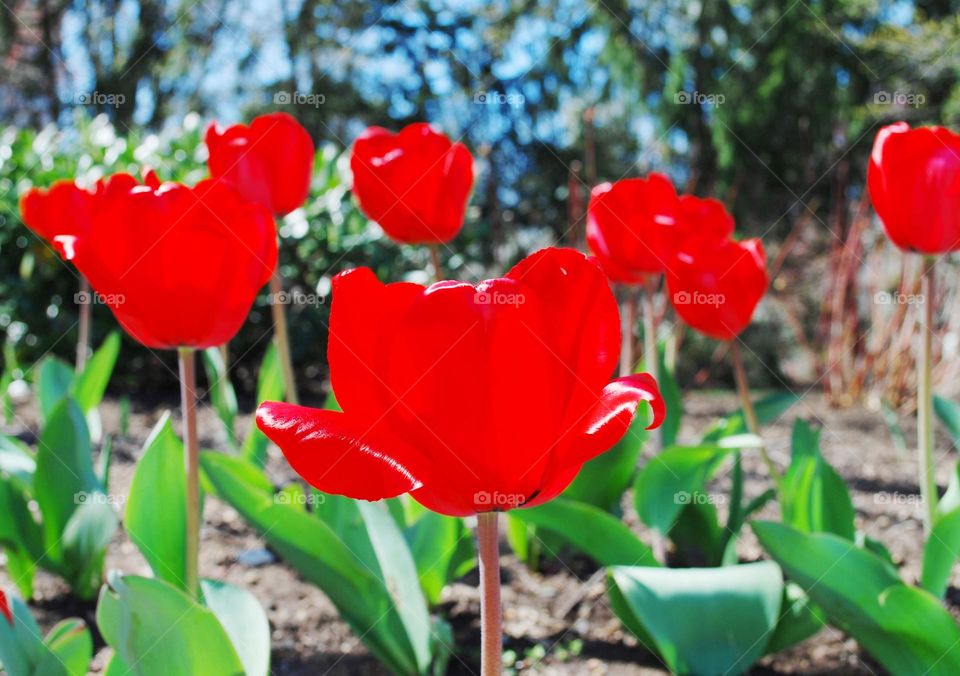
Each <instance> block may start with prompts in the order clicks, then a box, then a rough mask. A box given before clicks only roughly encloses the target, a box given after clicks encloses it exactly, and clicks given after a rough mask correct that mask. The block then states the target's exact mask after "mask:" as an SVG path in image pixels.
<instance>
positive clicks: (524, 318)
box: [257, 249, 664, 516]
mask: <svg viewBox="0 0 960 676" xmlns="http://www.w3.org/2000/svg"><path fill="white" fill-rule="evenodd" d="M619 346H620V321H619V317H618V313H617V304H616V301H615V300H614V297H613V294H612V292H611V291H610V288H609V284H608V282H607V279H606V277H605V276H604V274H603V272H602V271H601V270H600V268H599V267H598V266H597V265H596V263H594V262H593V261H592V260H591V259H588V258H587V257H586V256H584V255H583V254H581V253H579V252H577V251H573V250H571V249H544V250H542V251H540V252H538V253H536V254H533V255H532V256H529V257H527V258H526V259H524V260H523V261H521V262H520V263H519V264H518V265H517V266H516V267H514V268H513V269H512V270H511V271H510V272H509V273H508V274H507V276H506V277H504V278H501V279H493V280H488V281H486V282H483V283H481V284H479V285H477V286H473V285H470V284H467V283H463V282H452V281H444V282H437V283H436V284H433V285H431V286H430V287H428V288H424V287H422V286H420V285H417V284H410V283H398V284H387V285H384V284H382V283H381V282H380V281H378V280H377V278H376V277H375V276H374V274H373V273H372V272H371V271H370V270H369V269H367V268H359V269H356V270H351V271H349V272H345V273H343V274H341V275H339V276H338V277H337V278H336V280H335V283H334V301H333V307H332V313H331V316H330V346H329V355H328V357H329V362H330V373H331V376H330V377H331V380H332V383H333V388H334V391H335V392H336V394H337V399H338V401H339V403H340V405H341V406H342V407H343V412H342V413H341V412H335V411H323V410H317V409H310V408H304V407H300V406H292V405H289V404H282V403H276V402H266V403H263V404H261V406H260V408H259V410H258V411H257V424H258V425H259V427H260V429H261V430H263V432H264V433H265V434H266V435H267V436H268V437H269V438H270V439H271V440H273V441H274V442H275V443H276V444H277V445H278V446H279V447H280V449H281V450H282V451H283V452H284V454H285V455H286V457H287V459H288V461H289V462H290V464H291V465H292V466H293V468H294V470H296V471H297V472H298V473H299V474H300V475H301V476H303V477H304V478H305V479H306V480H307V481H308V482H310V483H311V484H312V485H313V486H315V487H316V488H318V489H319V490H321V491H324V492H327V493H336V494H341V495H346V496H349V497H353V498H359V499H364V500H378V499H381V498H389V497H393V496H396V495H399V494H401V493H405V492H410V493H411V495H412V496H413V497H414V498H415V499H416V500H417V501H419V502H420V503H421V504H423V505H424V506H426V507H428V508H430V509H432V510H434V511H436V512H440V513H442V514H449V515H455V516H456V515H468V514H474V513H477V512H487V511H497V510H506V509H510V508H514V507H521V506H532V505H536V504H539V503H542V502H545V501H547V500H550V499H552V498H554V497H555V496H556V495H557V494H559V493H560V492H561V491H562V490H563V489H564V488H566V487H567V485H568V484H569V483H570V482H571V481H572V480H573V478H574V477H575V476H576V474H577V472H578V471H579V469H580V467H581V466H582V465H583V463H585V462H586V461H588V460H590V459H591V458H593V457H594V456H596V455H598V454H600V453H603V452H604V451H606V450H607V449H609V448H610V447H611V446H613V445H614V444H615V443H616V442H617V441H618V440H619V439H620V438H621V437H622V436H623V435H624V434H625V433H626V432H627V428H628V426H629V425H630V422H631V420H632V418H633V415H634V413H635V411H636V409H637V406H638V404H639V402H640V401H647V402H649V403H650V404H651V406H652V408H653V422H652V423H651V425H650V427H651V428H652V427H656V426H658V425H659V424H660V423H661V422H662V420H663V416H664V403H663V400H662V399H661V397H660V393H659V391H658V389H657V384H656V382H654V380H653V378H652V377H651V376H650V375H649V374H636V375H632V376H627V377H625V378H620V379H617V380H614V381H613V382H610V375H611V373H612V372H613V370H614V368H615V366H616V363H617V358H618V350H619Z"/></svg>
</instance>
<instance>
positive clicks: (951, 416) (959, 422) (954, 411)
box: [933, 395, 960, 448]
mask: <svg viewBox="0 0 960 676" xmlns="http://www.w3.org/2000/svg"><path fill="white" fill-rule="evenodd" d="M933 412H934V413H936V414H937V417H938V418H940V422H942V423H943V426H944V427H946V428H947V432H948V433H949V434H950V438H951V439H952V440H953V445H954V446H956V447H958V448H960V404H957V403H956V402H954V401H951V400H950V399H946V398H944V397H939V396H937V395H933Z"/></svg>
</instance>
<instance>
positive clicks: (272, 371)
mask: <svg viewBox="0 0 960 676" xmlns="http://www.w3.org/2000/svg"><path fill="white" fill-rule="evenodd" d="M283 395H284V386H283V369H282V368H281V366H280V358H279V356H278V353H277V346H276V344H275V343H273V342H271V343H270V345H269V346H268V347H267V351H266V352H265V353H264V355H263V362H262V363H261V364H260V373H259V374H258V375H257V401H258V402H262V401H281V400H282V399H283ZM267 444H268V440H267V437H266V435H264V433H263V432H261V431H260V429H259V428H258V427H257V423H256V422H255V421H254V422H253V423H251V426H250V432H249V433H248V434H247V438H246V439H245V440H244V442H243V450H242V452H241V454H242V455H243V457H244V458H247V459H248V460H252V461H253V462H255V463H256V464H257V465H259V466H260V467H263V466H264V465H265V464H266V462H267Z"/></svg>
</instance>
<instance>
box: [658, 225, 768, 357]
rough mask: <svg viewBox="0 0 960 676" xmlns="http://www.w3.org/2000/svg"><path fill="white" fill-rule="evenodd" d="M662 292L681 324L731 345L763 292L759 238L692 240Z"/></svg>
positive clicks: (763, 259) (669, 273)
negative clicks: (665, 290) (670, 303)
mask: <svg viewBox="0 0 960 676" xmlns="http://www.w3.org/2000/svg"><path fill="white" fill-rule="evenodd" d="M667 289H668V291H669V293H670V300H671V301H672V303H673V306H674V308H675V309H676V311H677V314H679V315H680V317H681V318H682V319H683V321H685V322H686V323H687V324H689V325H690V326H692V327H693V328H695V329H696V330H697V331H700V332H701V333H705V334H706V335H708V336H711V337H713V338H716V339H717V340H730V339H732V338H734V337H735V336H737V335H739V334H740V332H741V331H743V330H744V329H745V328H746V327H747V325H748V324H749V323H750V319H751V318H752V317H753V311H754V310H755V309H756V307H757V303H759V302H760V299H761V298H763V294H764V292H765V291H766V289H767V270H766V257H765V256H764V253H763V245H762V244H761V243H760V240H759V239H748V240H744V241H742V242H736V241H734V240H732V239H727V240H722V241H717V240H715V239H712V238H707V239H704V238H693V239H691V240H689V241H688V242H687V243H686V245H685V247H684V248H682V249H681V251H680V252H679V253H678V254H677V256H676V258H675V259H674V263H673V264H672V265H671V266H670V269H669V270H668V271H667Z"/></svg>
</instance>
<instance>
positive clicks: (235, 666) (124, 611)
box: [97, 575, 244, 676]
mask: <svg viewBox="0 0 960 676" xmlns="http://www.w3.org/2000/svg"><path fill="white" fill-rule="evenodd" d="M97 625H98V626H99V627H100V632H101V633H102V634H103V638H104V640H106V642H107V644H108V645H110V647H112V648H113V649H114V650H115V651H117V653H118V654H119V655H120V656H121V658H122V660H123V662H124V663H126V664H128V665H134V671H135V673H140V674H191V675H192V676H238V675H242V674H243V673H244V669H243V663H242V662H241V661H240V658H239V657H238V656H237V652H236V650H234V648H233V644H232V643H231V642H230V637H229V635H228V634H227V632H226V631H225V630H224V628H223V626H222V625H221V624H220V622H219V620H217V617H216V615H214V613H213V611H211V610H210V609H208V608H205V607H204V606H202V605H200V604H199V603H197V602H196V601H195V600H193V599H192V598H190V596H188V595H187V594H185V593H184V592H182V591H181V590H179V589H177V588H176V587H173V586H171V585H169V584H167V583H166V582H164V581H163V580H158V579H156V578H146V577H138V576H136V575H127V576H124V577H120V576H119V575H113V576H111V578H110V581H109V584H108V585H106V586H104V587H103V590H102V591H101V593H100V602H99V603H98V604H97Z"/></svg>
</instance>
